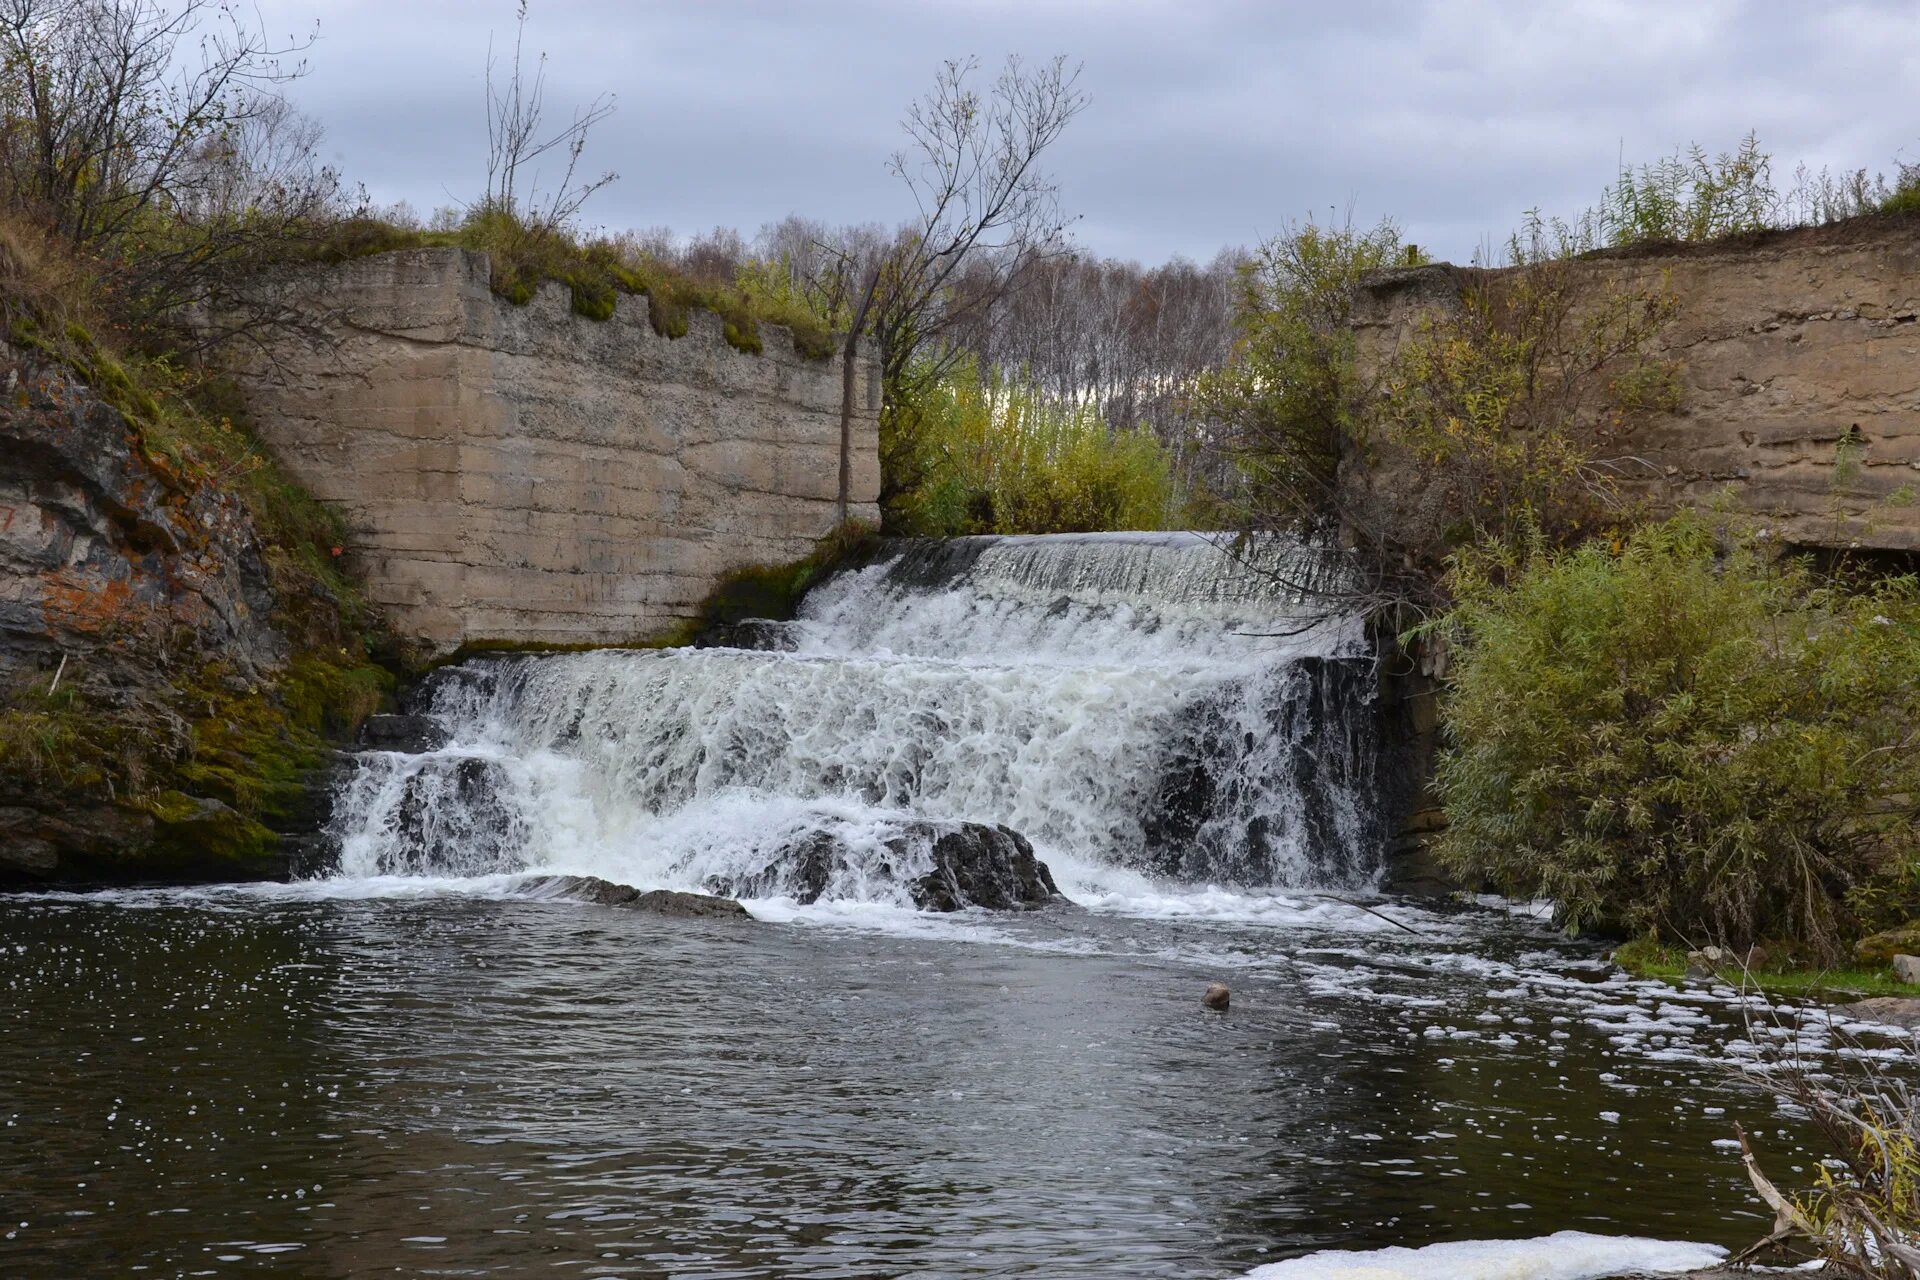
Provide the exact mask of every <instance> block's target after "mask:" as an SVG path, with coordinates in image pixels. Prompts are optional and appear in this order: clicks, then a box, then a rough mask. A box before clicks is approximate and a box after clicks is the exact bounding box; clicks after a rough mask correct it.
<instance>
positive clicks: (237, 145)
mask: <svg viewBox="0 0 1920 1280" xmlns="http://www.w3.org/2000/svg"><path fill="white" fill-rule="evenodd" d="M310 44H311V36H309V37H308V38H306V39H293V40H288V41H284V42H280V41H275V40H272V39H270V38H268V37H267V36H266V35H265V34H264V33H263V32H262V31H261V30H259V28H258V26H257V24H256V23H254V22H250V21H249V20H248V19H247V18H246V17H245V16H244V14H243V12H242V10H240V9H239V8H238V7H237V6H235V5H232V4H229V3H225V2H224V0H175V2H173V3H162V2H161V0H0V120H4V123H5V128H4V130H3V131H0V203H3V204H4V206H5V208H6V209H7V211H9V212H11V213H13V214H14V215H16V216H19V217H22V218H24V219H26V220H29V221H31V222H32V223H34V224H35V225H37V226H39V227H41V228H44V229H45V230H46V231H47V232H48V233H49V234H51V235H53V236H55V237H57V238H58V239H60V240H62V241H64V242H66V243H67V244H68V245H70V246H72V247H73V248H74V249H76V250H78V251H79V252H80V253H81V255H82V256H83V257H84V258H85V259H86V260H87V261H88V262H89V263H91V264H92V265H93V267H94V269H95V272H96V275H97V279H98V283H99V286H100V287H101V289H102V290H103V291H104V292H106V293H107V294H108V295H109V296H111V297H112V299H113V308H112V309H113V311H114V313H115V314H116V315H117V316H118V317H120V318H121V319H123V320H124V321H125V322H126V323H127V324H129V325H130V326H131V327H133V328H135V329H144V328H146V327H147V326H149V325H152V324H156V323H161V322H163V321H170V320H171V319H172V318H175V317H178V316H179V315H181V314H182V313H183V312H184V310H185V309H187V308H191V307H195V306H205V305H207V304H211V303H214V302H216V301H218V300H219V299H220V297H221V295H222V294H223V293H226V292H230V291H231V290H232V289H233V287H234V286H235V283H236V282H237V281H239V280H240V279H242V278H243V277H244V276H245V275H247V274H248V273H249V272H252V271H254V270H256V269H257V267H258V266H259V265H260V263H261V262H262V261H263V260H266V259H267V258H268V257H269V256H271V255H275V254H279V253H284V246H285V244H286V242H287V241H289V240H292V239H296V238H298V237H299V236H301V235H303V234H306V233H307V231H308V230H309V229H310V228H311V227H312V226H313V225H314V224H315V223H316V222H318V221H320V220H321V219H323V218H324V217H325V216H326V215H328V214H329V213H331V212H332V211H334V209H335V208H336V206H337V203H338V201H339V199H340V190H339V182H338V178H337V176H336V175H334V174H333V173H332V171H331V170H328V169H326V168H325V167H324V166H322V165H320V164H319V162H318V161H317V159H316V158H315V156H316V153H315V149H314V147H315V142H316V140H317V133H316V131H315V130H314V129H313V127H312V126H311V125H310V124H308V123H305V122H302V121H301V120H300V118H299V117H298V116H297V114H296V113H294V112H293V111H292V110H291V108H289V107H288V106H287V104H286V102H285V101H284V100H283V99H282V98H281V97H280V88H281V86H283V85H284V84H286V83H287V82H288V81H290V80H292V79H295V78H297V77H298V76H300V75H301V74H303V72H304V70H305V67H304V64H303V63H300V62H298V61H294V62H288V61H287V59H290V58H297V56H298V55H299V54H300V53H301V52H302V51H304V50H305V49H306V48H307V47H308V46H309V45H310Z"/></svg>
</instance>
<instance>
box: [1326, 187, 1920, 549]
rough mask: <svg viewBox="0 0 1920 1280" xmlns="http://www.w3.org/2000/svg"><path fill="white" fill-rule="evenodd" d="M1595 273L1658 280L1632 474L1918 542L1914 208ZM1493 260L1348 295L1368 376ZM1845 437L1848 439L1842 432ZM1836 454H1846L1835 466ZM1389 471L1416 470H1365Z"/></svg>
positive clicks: (1811, 530) (1787, 519) (1825, 533)
mask: <svg viewBox="0 0 1920 1280" xmlns="http://www.w3.org/2000/svg"><path fill="white" fill-rule="evenodd" d="M1570 269H1571V270H1573V271H1574V272H1575V273H1576V274H1577V276H1578V277H1584V278H1585V279H1586V280H1587V281H1590V282H1591V283H1592V284H1594V285H1596V286H1598V285H1602V284H1604V283H1605V282H1609V281H1610V282H1613V283H1614V284H1616V285H1617V286H1619V287H1621V288H1623V289H1626V290H1629V291H1632V292H1634V293H1643V292H1644V293H1648V294H1660V295H1670V296H1671V297H1672V298H1673V299H1674V301H1675V304H1676V305H1675V309H1674V312H1673V316H1672V319H1671V321H1670V322H1669V323H1668V324H1667V325H1666V327H1665V328H1664V329H1663V330H1662V332H1661V334H1660V337H1659V340H1658V342H1657V344H1656V352H1655V354H1656V355H1658V356H1659V357H1662V358H1665V359H1671V360H1672V361H1674V362H1676V364H1677V372H1678V374H1679V378H1680V389H1681V396H1680V405H1679V408H1678V410H1677V411H1676V412H1674V413H1663V414H1659V415H1656V416H1654V417H1652V418H1651V419H1650V420H1648V421H1646V422H1643V423H1641V424H1639V425H1638V426H1636V428H1635V429H1634V431H1633V432H1632V434H1631V435H1630V436H1629V437H1628V438H1627V439H1626V440H1624V441H1622V442H1621V443H1620V445H1619V448H1620V449H1621V450H1622V451H1624V452H1625V453H1628V454H1630V455H1632V456H1633V457H1634V458H1636V459H1644V460H1645V461H1646V462H1647V463H1650V464H1651V467H1641V466H1639V465H1638V464H1637V463H1636V464H1635V465H1633V466H1629V467H1627V468H1625V469H1623V471H1622V473H1621V474H1622V475H1623V477H1624V478H1625V479H1626V482H1627V484H1628V487H1630V488H1635V489H1638V490H1640V491H1641V492H1644V493H1645V494H1647V495H1648V496H1650V497H1651V498H1652V499H1653V500H1654V502H1655V504H1656V505H1657V506H1659V507H1661V508H1664V509H1672V508H1675V507H1679V506H1683V505H1700V504H1705V503H1707V502H1709V501H1711V500H1712V499H1714V498H1715V497H1716V496H1717V495H1719V494H1720V493H1722V492H1723V491H1729V490H1730V491H1731V492H1732V494H1733V496H1734V498H1735V500H1736V501H1737V502H1738V503H1739V504H1740V505H1741V506H1743V507H1745V508H1746V509H1747V510H1748V511H1750V512H1752V513H1753V514H1755V515H1756V516H1758V517H1760V519H1761V521H1762V523H1763V524H1764V525H1765V526H1766V527H1768V528H1769V529H1770V530H1771V532H1772V533H1773V535H1774V536H1776V537H1778V538H1780V539H1782V540H1783V541H1786V542H1789V543H1793V544H1797V545H1802V546H1822V547H1832V546H1846V545H1851V544H1858V545H1862V546H1867V547H1874V548H1884V549H1889V550H1898V551H1907V552H1911V551H1920V502H1916V501H1910V500H1909V494H1910V493H1911V492H1916V491H1920V220H1913V219H1901V220H1862V221H1857V222H1853V223H1843V224H1838V225H1836V226H1832V227H1821V228H1810V229H1806V230H1801V231H1790V232H1781V233H1776V234H1770V235H1766V236H1762V237H1756V238H1753V239H1751V240H1747V241H1744V242H1737V243H1732V244H1721V245H1708V246H1698V247H1688V248H1678V249H1673V250H1669V251H1667V252H1658V253H1656V252H1642V253H1621V254H1616V255H1611V256H1603V257H1597V258H1594V259H1589V260H1585V261H1582V262H1578V263H1575V264H1573V265H1572V267H1571V268H1570ZM1490 274H1492V273H1488V272H1482V271H1474V270H1466V269H1462V268H1457V267H1448V266H1438V267H1425V268H1418V269H1414V270H1407V271H1394V272H1387V273H1383V274H1382V275H1380V276H1378V277H1376V278H1375V279H1374V280H1372V281H1371V282H1370V283H1369V284H1368V285H1367V286H1366V287H1364V288H1363V289H1362V290H1361V292H1360V296H1359V297H1358V299H1357V300H1356V308H1355V317H1354V323H1355V333H1356V338H1357V342H1358V347H1359V353H1360V364H1361V369H1362V373H1363V376H1372V375H1375V374H1377V373H1378V371H1379V370H1380V369H1381V368H1383V367H1384V366H1385V365H1386V363H1387V361H1388V360H1389V359H1390V358H1391V356H1392V353H1393V351H1394V350H1395V349H1396V348H1397V347H1398V345H1399V344H1400V343H1401V342H1403V341H1405V340H1406V338H1407V337H1408V336H1409V335H1410V334H1411V333H1412V332H1413V331H1414V327H1415V326H1416V325H1417V324H1418V323H1419V322H1420V317H1421V316H1423V315H1431V314H1433V313H1434V312H1435V311H1444V310H1446V309H1448V308H1450V307H1457V306H1458V305H1459V298H1460V293H1461V290H1462V289H1463V288H1470V287H1472V286H1474V285H1475V284H1476V283H1483V282H1484V281H1485V280H1486V277H1487V276H1489V275H1490ZM1843 441H1852V443H1851V444H1848V445H1847V446H1846V448H1845V449H1844V450H1843V449H1842V442H1843ZM1843 454H1846V455H1851V456H1850V458H1849V459H1848V461H1847V463H1846V465H1841V463H1842V457H1843ZM1374 483H1376V484H1385V485H1387V486H1390V487H1391V486H1401V485H1404V484H1412V483H1417V477H1405V476H1399V477H1376V478H1375V480H1374Z"/></svg>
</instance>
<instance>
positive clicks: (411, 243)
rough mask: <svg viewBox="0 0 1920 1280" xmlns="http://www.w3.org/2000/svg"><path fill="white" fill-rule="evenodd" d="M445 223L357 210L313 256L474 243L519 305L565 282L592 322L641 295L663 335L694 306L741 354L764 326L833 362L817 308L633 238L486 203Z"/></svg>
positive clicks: (681, 323)
mask: <svg viewBox="0 0 1920 1280" xmlns="http://www.w3.org/2000/svg"><path fill="white" fill-rule="evenodd" d="M442 221H445V222H450V223H451V225H443V226H438V227H435V228H432V229H429V228H426V227H422V226H419V225H415V224H408V223H405V222H401V221H396V220H393V219H391V218H377V217H373V216H371V215H361V216H356V217H353V218H349V219H345V220H343V221H342V222H341V223H340V224H339V225H338V226H337V227H335V228H333V230H332V232H331V233H330V234H329V235H328V236H327V237H326V238H325V239H324V240H322V241H321V242H319V243H317V244H316V245H315V246H314V247H313V249H312V251H311V252H312V256H314V257H316V258H318V259H319V260H321V261H327V262H338V261H344V260H346V259H349V258H355V257H365V256H368V255H371V254H376V253H386V252H390V251H392V250H395V249H408V248H425V247H455V248H462V249H476V250H481V251H484V252H485V253H486V254H487V255H488V256H489V259H490V260H491V262H492V263H493V275H492V280H491V283H492V286H493V291H494V292H495V293H497V294H499V295H500V296H501V297H503V298H505V299H507V300H508V301H509V302H512V303H514V304H516V305H519V306H524V305H526V304H527V303H529V302H531V301H533V296H534V294H535V293H536V292H537V291H538V290H539V288H540V286H541V285H543V284H546V283H548V282H553V283H557V284H561V285H564V286H566V288H567V290H568V293H569V294H570V296H571V298H572V306H573V311H574V313H575V314H576V315H581V316H585V317H586V318H588V319H590V320H607V319H609V318H611V317H612V315H613V311H614V307H615V306H616V304H617V302H618V299H619V298H620V297H621V296H623V295H624V296H628V297H635V296H644V297H645V298H646V299H647V302H648V316H649V320H650V323H651V324H652V326H653V330H654V332H655V333H658V334H660V335H661V336H662V337H667V338H680V337H684V336H686V333H687V313H688V311H689V310H693V309H704V310H708V311H712V312H714V313H715V314H716V315H718V316H719V317H720V320H721V328H722V332H723V333H724V334H725V336H726V340H727V342H728V343H729V344H730V345H732V346H733V347H734V348H735V349H736V350H739V351H744V352H748V353H750V354H754V355H758V354H760V353H761V351H762V350H763V349H764V343H763V341H762V339H761V336H760V327H761V326H762V325H767V324H775V325H784V326H786V327H787V328H788V329H790V330H791V331H792V333H793V345H794V350H795V351H796V352H798V353H799V354H800V355H802V356H804V357H805V358H807V359H809V360H826V359H830V358H831V357H832V356H833V354H834V352H835V351H836V350H837V349H838V344H837V342H836V340H835V338H834V333H833V329H832V325H831V321H830V317H825V316H822V315H821V314H820V313H819V312H818V311H816V310H815V309H814V308H812V307H809V306H806V305H804V304H802V303H800V302H796V301H793V300H790V299H788V298H784V297H781V296H780V295H778V294H774V293H771V292H768V291H765V290H759V289H753V288H750V287H743V285H741V284H739V283H734V282H720V281H714V280H707V279H701V278H699V277H697V276H695V275H692V274H690V273H688V272H686V271H683V270H681V269H679V268H678V267H676V266H675V265H674V264H673V263H671V262H669V261H666V260H665V259H663V258H660V257H657V256H654V255H652V254H649V253H647V252H646V251H645V250H644V249H641V248H640V247H638V246H637V245H636V244H634V243H632V242H631V241H628V242H622V241H620V240H615V239H592V240H583V239H580V238H578V237H576V236H575V235H574V234H573V233H572V232H571V231H569V230H568V229H566V228H564V227H552V226H543V225H540V224H538V223H530V222H528V221H526V220H524V219H522V218H520V217H518V216H516V215H514V214H512V213H510V212H507V211H505V210H499V209H488V208H485V207H481V208H477V209H474V210H470V211H468V212H467V213H465V214H464V215H462V216H460V217H459V218H458V219H457V220H442Z"/></svg>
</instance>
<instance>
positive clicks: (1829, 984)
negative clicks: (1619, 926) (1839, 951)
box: [1613, 938, 1920, 1002]
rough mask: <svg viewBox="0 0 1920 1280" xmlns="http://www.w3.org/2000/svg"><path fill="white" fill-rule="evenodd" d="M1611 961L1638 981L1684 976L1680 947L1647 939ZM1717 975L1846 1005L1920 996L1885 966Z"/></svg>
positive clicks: (1729, 968) (1727, 969)
mask: <svg viewBox="0 0 1920 1280" xmlns="http://www.w3.org/2000/svg"><path fill="white" fill-rule="evenodd" d="M1613 962H1614V963H1615V964H1617V965H1619V966H1620V967H1621V968H1623V969H1625V970H1626V971H1627V972H1629V973H1631V974H1634V975H1636V976H1638V977H1642V978H1662V979H1665V980H1667V981H1670V982H1678V981H1680V980H1681V979H1683V978H1684V977H1685V976H1686V972H1687V952H1686V950H1685V948H1682V947H1673V946H1667V945H1665V944H1662V943H1659V942H1656V941H1654V940H1652V939H1649V938H1636V939H1634V940H1633V941H1632V942H1626V943H1622V944H1621V946H1620V948H1619V950H1617V951H1615V952H1614V953H1613ZM1716 974H1717V976H1718V977H1720V978H1721V979H1722V980H1723V981H1725V982H1727V983H1728V984H1730V985H1732V986H1736V987H1738V986H1742V985H1745V986H1748V987H1752V988H1754V989H1757V990H1759V991H1762V992H1764V993H1766V994H1767V995H1771V996H1798V997H1805V998H1807V999H1814V1000H1830V1001H1834V1002H1845V1001H1847V1000H1856V999H1859V998H1861V997H1863V996H1900V995H1905V996H1911V995H1920V987H1914V986H1910V985H1908V984H1907V983H1904V982H1902V981H1900V980H1899V979H1898V978H1896V977H1894V976H1893V973H1892V972H1891V971H1890V970H1888V969H1885V968H1858V967H1854V968H1832V967H1822V966H1812V965H1808V966H1793V965H1774V964H1763V965H1761V966H1760V967H1758V968H1753V969H1748V970H1745V971H1744V972H1743V971H1742V970H1741V969H1740V967H1739V966H1737V965H1723V966H1721V967H1719V968H1718V969H1717V970H1716Z"/></svg>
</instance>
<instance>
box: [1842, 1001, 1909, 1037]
mask: <svg viewBox="0 0 1920 1280" xmlns="http://www.w3.org/2000/svg"><path fill="white" fill-rule="evenodd" d="M1839 1011H1840V1012H1841V1013H1844V1014H1846V1015H1847V1016H1848V1017H1850V1018H1858V1019H1859V1020H1860V1021H1862V1022H1883V1023H1885V1024H1887V1025H1888V1026H1890V1027H1905V1028H1906V1029H1907V1030H1909V1031H1915V1030H1920V996H1875V997H1873V998H1872V999H1871V1000H1856V1001H1854V1002H1853V1003H1852V1004H1847V1005H1842V1006H1840V1010H1839Z"/></svg>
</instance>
